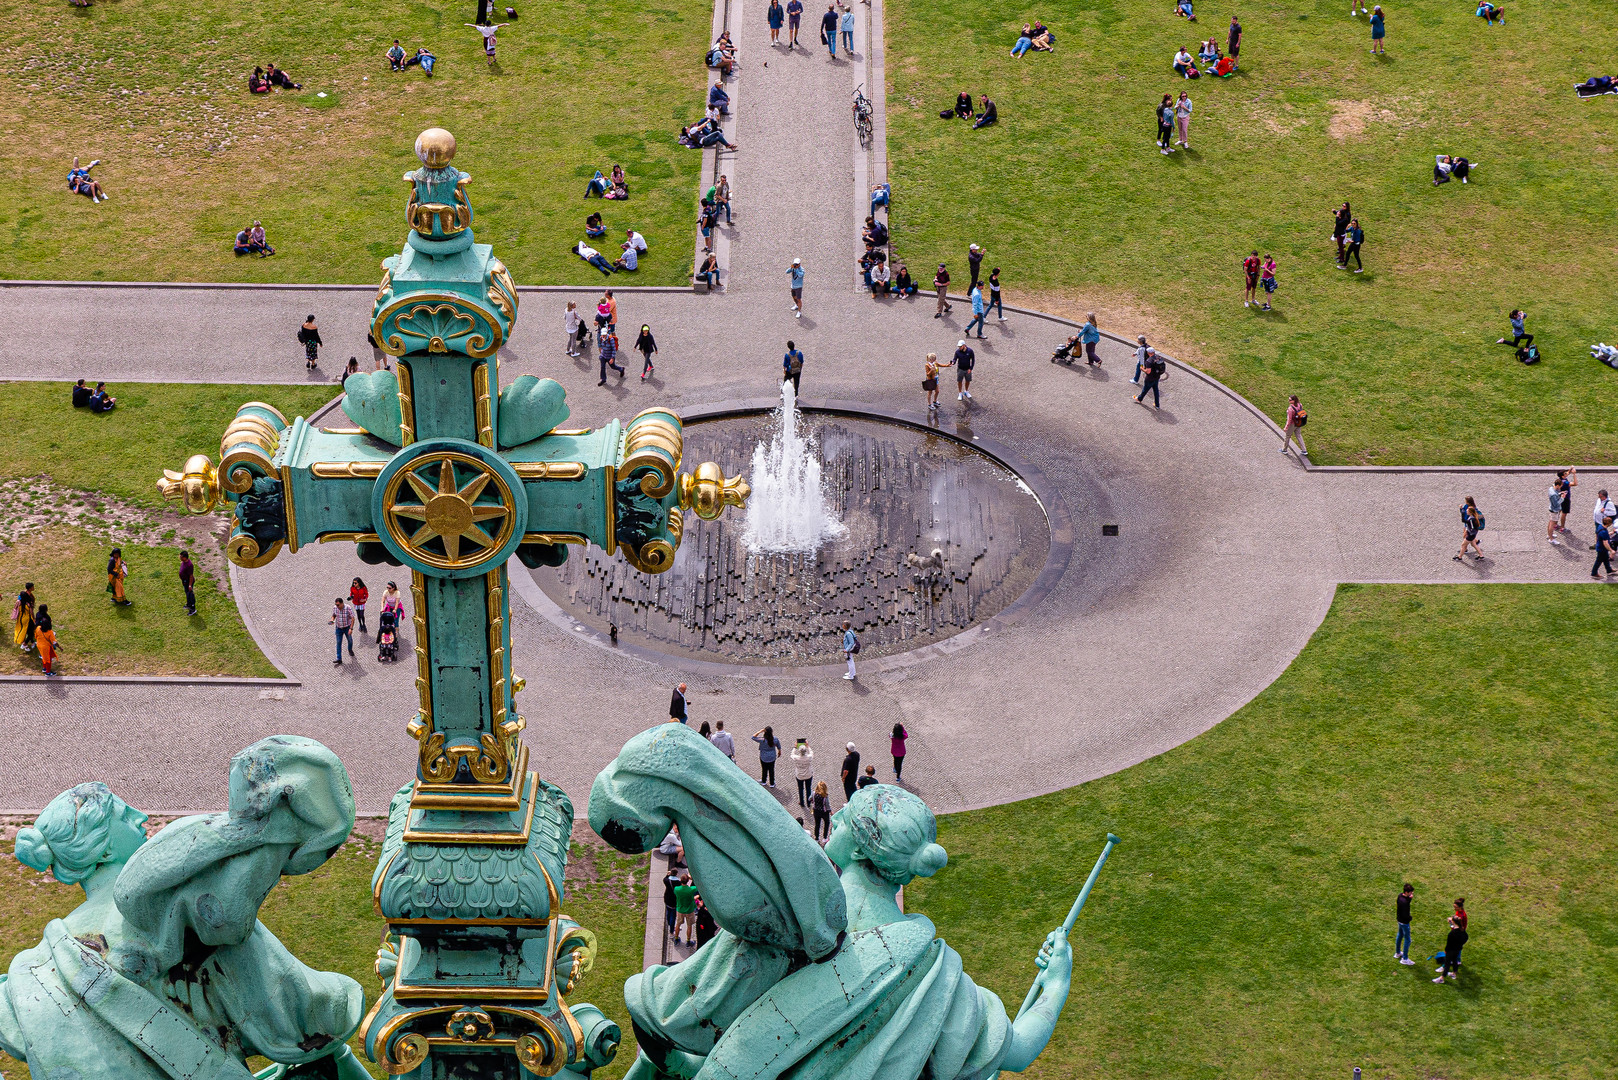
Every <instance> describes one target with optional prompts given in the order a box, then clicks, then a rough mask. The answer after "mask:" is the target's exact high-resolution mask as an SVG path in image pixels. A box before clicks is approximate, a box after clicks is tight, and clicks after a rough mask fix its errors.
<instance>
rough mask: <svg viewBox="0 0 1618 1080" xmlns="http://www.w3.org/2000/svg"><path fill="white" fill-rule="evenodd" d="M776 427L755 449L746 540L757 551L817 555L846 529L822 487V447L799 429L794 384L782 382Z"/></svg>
mask: <svg viewBox="0 0 1618 1080" xmlns="http://www.w3.org/2000/svg"><path fill="white" fill-rule="evenodd" d="M776 418H777V428H776V432H775V435H774V436H773V437H772V438H771V439H770V441H769V443H767V444H766V443H759V444H758V445H757V446H755V447H753V474H752V476H750V477H749V478H748V483H750V484H751V485H752V487H753V494H752V496H751V497H750V498H749V499H748V500H747V529H746V532H745V533H743V535H742V543H743V544H745V545H746V546H747V549H748V551H751V552H755V553H770V552H793V553H800V554H813V553H814V552H815V551H817V550H819V548H820V545H821V543H822V542H823V541H826V540H830V539H833V538H835V537H838V536H841V535H843V533H844V532H846V531H847V530H846V527H845V526H844V525H843V523H842V522H840V521H838V520H837V519H836V518H835V517H833V516H832V514H831V511H830V509H829V508H828V507H827V505H826V494H825V491H824V490H823V489H822V488H821V486H820V448H819V447H818V446H816V445H815V441H814V439H813V438H812V437H808V436H805V435H804V434H803V433H802V432H801V431H799V430H798V421H799V414H798V404H797V400H796V395H795V394H794V392H793V389H792V383H790V382H782V384H781V408H780V409H779V411H778V412H777V413H776Z"/></svg>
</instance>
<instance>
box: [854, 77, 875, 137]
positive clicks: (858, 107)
mask: <svg viewBox="0 0 1618 1080" xmlns="http://www.w3.org/2000/svg"><path fill="white" fill-rule="evenodd" d="M854 133H855V134H856V135H858V136H859V137H860V145H861V146H863V147H866V148H867V149H869V148H870V145H871V99H870V98H868V97H866V96H865V84H864V83H860V84H859V85H858V86H856V87H855V88H854Z"/></svg>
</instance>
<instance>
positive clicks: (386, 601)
mask: <svg viewBox="0 0 1618 1080" xmlns="http://www.w3.org/2000/svg"><path fill="white" fill-rule="evenodd" d="M389 615H392V616H393V624H394V626H398V625H399V624H400V623H401V622H403V621H404V601H403V600H401V599H400V598H399V586H398V585H395V584H394V583H393V582H391V581H390V582H388V587H387V589H385V590H384V591H383V593H382V617H383V619H385V618H387V616H389ZM376 640H377V643H378V644H380V643H381V641H382V619H378V620H377V621H376Z"/></svg>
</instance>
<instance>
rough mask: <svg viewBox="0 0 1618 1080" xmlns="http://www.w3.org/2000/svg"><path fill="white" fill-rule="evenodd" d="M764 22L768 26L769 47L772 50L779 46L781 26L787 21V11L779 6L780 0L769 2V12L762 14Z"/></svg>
mask: <svg viewBox="0 0 1618 1080" xmlns="http://www.w3.org/2000/svg"><path fill="white" fill-rule="evenodd" d="M764 21H765V22H767V23H769V24H770V46H771V47H772V48H773V47H775V46H776V45H779V44H781V24H782V23H784V22H786V21H787V11H786V8H784V7H782V6H781V0H770V10H769V11H767V12H765V13H764Z"/></svg>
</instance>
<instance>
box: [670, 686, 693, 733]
mask: <svg viewBox="0 0 1618 1080" xmlns="http://www.w3.org/2000/svg"><path fill="white" fill-rule="evenodd" d="M669 719H670V720H678V721H679V722H680V723H682V724H684V723H686V722H688V721H689V720H690V719H691V717H690V716H689V715H688V714H687V713H686V711H685V683H681V684H680V685H679V686H676V687H675V688H674V693H672V694H670V695H669Z"/></svg>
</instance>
